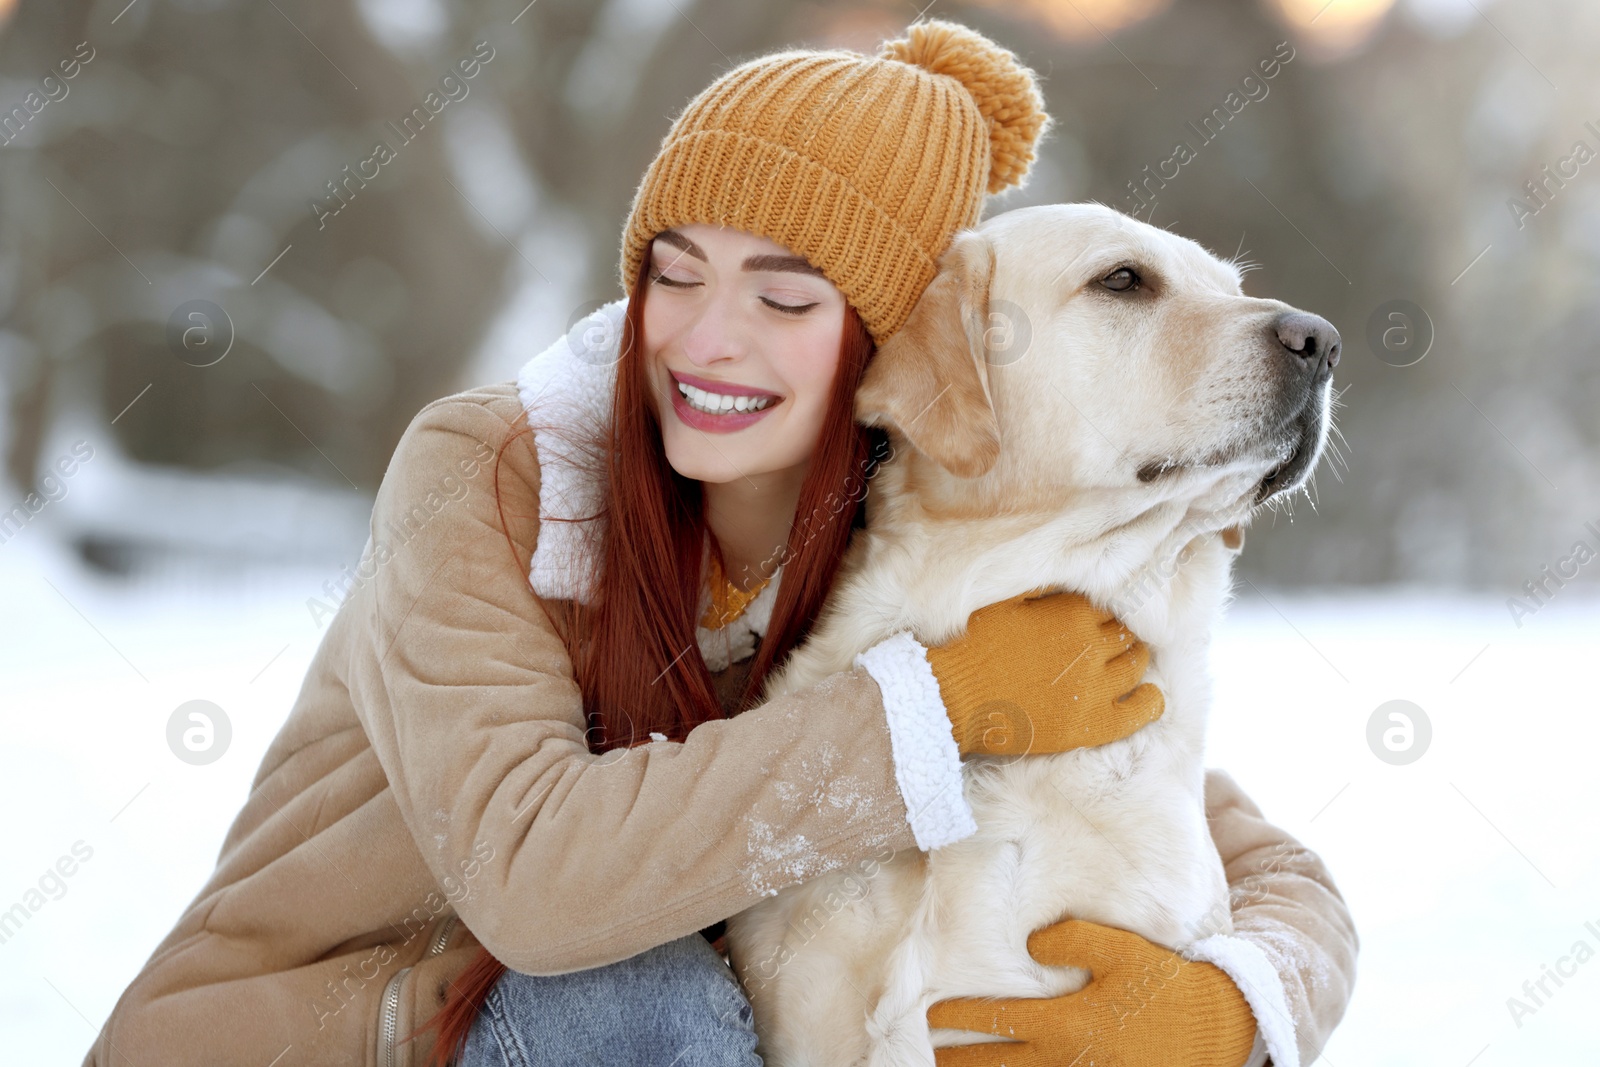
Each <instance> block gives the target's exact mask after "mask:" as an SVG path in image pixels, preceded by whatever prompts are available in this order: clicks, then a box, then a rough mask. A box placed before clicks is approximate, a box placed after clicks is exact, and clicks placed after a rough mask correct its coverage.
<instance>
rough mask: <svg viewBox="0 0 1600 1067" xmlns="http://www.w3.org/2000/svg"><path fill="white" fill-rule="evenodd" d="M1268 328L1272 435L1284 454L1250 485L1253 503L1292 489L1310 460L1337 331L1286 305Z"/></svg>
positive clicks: (1324, 411)
mask: <svg viewBox="0 0 1600 1067" xmlns="http://www.w3.org/2000/svg"><path fill="white" fill-rule="evenodd" d="M1268 330H1269V332H1270V334H1271V337H1270V338H1269V343H1271V344H1272V345H1273V348H1274V355H1275V356H1276V357H1277V367H1278V370H1277V374H1278V380H1279V383H1280V386H1281V391H1280V394H1279V396H1280V402H1279V410H1278V419H1277V427H1276V428H1275V430H1274V431H1273V432H1272V436H1273V437H1274V438H1276V439H1277V440H1279V441H1280V442H1282V443H1283V444H1285V445H1287V446H1288V454H1287V456H1286V457H1285V458H1284V459H1283V461H1282V462H1280V463H1279V464H1278V465H1277V466H1275V467H1273V468H1272V470H1270V471H1268V472H1267V474H1266V477H1264V478H1262V479H1261V482H1260V484H1259V485H1258V486H1257V487H1256V495H1255V501H1254V502H1255V503H1256V504H1258V505H1259V504H1265V503H1266V502H1267V501H1268V500H1270V499H1272V498H1273V497H1275V496H1278V495H1280V494H1282V493H1288V492H1292V491H1294V490H1295V489H1298V488H1299V487H1300V485H1301V483H1302V482H1303V481H1304V480H1305V478H1306V476H1307V475H1308V474H1309V473H1310V471H1311V468H1312V467H1314V466H1316V462H1317V459H1318V458H1319V455H1320V453H1321V446H1322V438H1323V429H1324V424H1325V423H1326V422H1327V420H1328V402H1329V396H1330V395H1331V393H1332V391H1333V389H1332V378H1333V368H1334V367H1336V366H1338V364H1339V350H1340V342H1339V331H1338V330H1336V329H1334V328H1333V323H1331V322H1329V321H1328V320H1327V319H1325V318H1323V317H1322V316H1320V315H1312V314H1310V313H1309V312H1305V311H1286V312H1284V313H1283V314H1282V315H1279V316H1278V317H1277V318H1276V319H1274V320H1273V321H1272V323H1271V324H1270V325H1269V327H1268Z"/></svg>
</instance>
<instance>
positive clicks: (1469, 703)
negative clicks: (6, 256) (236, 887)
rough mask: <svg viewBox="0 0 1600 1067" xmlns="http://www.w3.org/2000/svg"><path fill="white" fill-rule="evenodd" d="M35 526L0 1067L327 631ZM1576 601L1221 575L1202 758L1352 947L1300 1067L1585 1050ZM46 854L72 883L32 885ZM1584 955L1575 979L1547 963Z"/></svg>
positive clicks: (166, 886)
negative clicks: (202, 730) (1333, 1012)
mask: <svg viewBox="0 0 1600 1067" xmlns="http://www.w3.org/2000/svg"><path fill="white" fill-rule="evenodd" d="M36 533H39V534H42V533H43V531H36V530H31V529H30V530H27V531H24V536H21V537H18V538H16V539H15V540H13V541H12V542H10V543H8V544H6V545H3V546H0V603H3V604H4V605H5V614H6V623H5V633H6V640H5V641H4V643H3V646H0V679H3V680H4V690H3V692H4V697H3V707H4V722H3V725H4V731H5V744H4V747H3V749H0V803H3V804H4V806H5V809H6V810H7V811H9V812H11V813H12V818H10V819H9V820H7V823H8V826H7V834H8V837H9V842H8V845H7V847H6V848H5V849H4V850H3V855H0V909H8V908H10V907H11V906H12V905H13V904H15V903H18V902H21V901H24V900H25V899H29V898H27V894H28V893H29V891H30V890H34V889H40V888H41V881H42V882H43V883H44V885H43V889H44V890H45V891H44V892H43V893H42V894H41V897H42V899H43V901H44V902H43V904H42V906H39V907H38V908H37V910H36V911H33V912H32V913H31V915H32V917H31V919H30V920H29V921H28V922H27V923H26V925H25V926H24V927H23V928H22V929H21V930H20V931H16V932H14V933H11V934H10V936H9V937H8V939H7V940H5V941H4V942H3V943H0V1033H4V1034H5V1036H6V1047H7V1053H6V1058H7V1060H8V1062H12V1063H27V1064H31V1065H36V1067H45V1065H50V1064H77V1063H79V1062H81V1060H82V1057H83V1053H84V1051H85V1049H86V1048H87V1047H88V1045H89V1043H90V1041H91V1040H92V1038H93V1035H94V1033H95V1028H96V1027H97V1026H98V1025H99V1023H100V1022H101V1021H102V1020H104V1018H105V1016H106V1014H107V1013H108V1011H109V1010H110V1008H111V1006H112V1004H113V1003H114V1002H115V999H116V997H117V995H118V993H119V992H120V991H121V990H122V988H123V986H124V985H125V984H126V983H127V981H128V980H129V979H130V978H131V977H132V976H133V974H134V973H135V972H136V971H137V970H138V968H139V967H140V966H141V964H142V963H143V961H144V960H145V958H146V957H147V956H148V955H149V953H150V951H151V950H152V949H153V948H154V946H155V944H156V943H157V942H158V941H159V940H160V939H161V937H162V936H164V935H165V933H166V932H167V930H168V929H170V927H171V925H172V923H173V922H174V920H175V919H176V918H177V915H178V913H179V912H180V911H181V910H182V908H183V907H184V905H185V904H186V903H187V902H188V901H189V900H190V899H191V898H192V897H193V895H194V894H195V892H196V891H197V890H198V889H199V887H200V885H201V884H202V883H203V882H204V880H205V878H206V877H207V875H208V874H209V872H210V870H211V867H212V864H213V862H214V861H215V858H216V853H217V849H218V847H219V846H220V844H221V841H222V836H223V833H224V832H225V830H226V828H227V826H228V824H229V823H230V822H231V820H232V818H233V816H234V813H235V812H236V811H237V809H238V808H239V806H240V804H241V803H242V802H243V800H244V798H245V794H246V790H247V787H248V784H249V782H250V780H251V778H252V777H253V775H254V773H255V769H256V766H257V763H258V761H259V760H260V757H261V754H262V753H263V752H264V750H265V748H266V746H267V744H268V742H269V741H270V740H271V738H272V736H273V734H274V733H275V732H276V730H277V728H278V726H279V724H280V723H281V721H282V719H283V717H284V715H285V713H286V712H287V709H288V707H289V705H290V703H291V702H292V700H293V698H294V696H295V693H296V691H297V689H298V687H299V683H300V679H301V677H302V675H303V673H304V671H305V668H306V665H307V663H308V662H309V661H310V658H311V655H312V653H313V652H314V651H315V647H316V643H317V641H318V640H319V638H320V636H321V630H320V629H319V627H318V626H317V624H316V623H315V622H314V621H313V619H312V616H311V614H310V613H309V612H308V611H307V609H306V599H307V598H308V597H311V596H318V595H321V592H320V591H321V587H322V584H323V582H324V581H326V580H328V579H330V578H332V577H334V576H335V574H336V572H337V570H338V568H337V567H336V566H330V567H320V568H305V567H302V568H274V569H257V570H252V571H249V572H247V573H244V574H238V573H229V574H222V573H217V574H214V575H212V576H210V577H209V578H207V577H197V576H193V575H191V576H189V577H187V578H179V577H174V576H170V575H169V576H168V578H167V579H165V580H161V581H157V582H148V583H142V584H135V585H131V586H130V585H125V584H122V583H116V582H106V581H101V580H99V579H97V578H95V577H93V576H92V575H89V574H87V573H85V572H83V571H82V570H80V569H78V568H77V567H75V566H74V565H73V563H72V561H71V559H70V558H69V557H67V556H65V555H64V554H62V553H61V552H60V551H59V550H57V549H56V548H54V547H53V546H52V544H51V543H50V542H49V541H48V540H47V539H46V538H45V537H43V536H33V535H34V534H36ZM1579 592H1580V591H1578V590H1571V589H1569V590H1567V591H1565V592H1564V593H1563V595H1562V598H1558V599H1557V601H1556V602H1555V603H1554V604H1552V605H1551V606H1549V607H1548V608H1546V609H1544V610H1543V611H1541V612H1539V613H1538V614H1537V615H1535V616H1534V617H1532V618H1529V619H1525V620H1524V625H1523V626H1522V627H1521V628H1520V629H1519V628H1517V627H1516V626H1515V625H1514V624H1513V622H1512V620H1511V617H1510V615H1509V614H1508V613H1507V611H1506V609H1505V606H1504V603H1503V600H1498V599H1492V598H1477V599H1467V598H1450V597H1444V596H1440V595H1438V594H1434V593H1427V592H1406V591H1385V592H1382V593H1365V594H1360V595H1351V596H1342V597H1307V596H1304V595H1297V594H1294V593H1292V592H1290V591H1286V590H1272V589H1268V590H1265V591H1264V594H1265V595H1264V596H1263V595H1262V592H1258V591H1256V590H1254V589H1252V588H1251V587H1249V586H1243V587H1242V592H1241V595H1240V599H1239V600H1238V602H1237V603H1236V604H1235V605H1234V606H1233V608H1232V610H1231V614H1230V617H1229V619H1228V621H1227V623H1226V625H1225V626H1224V628H1223V630H1222V632H1221V634H1220V637H1219V642H1218V648H1217V656H1216V668H1217V675H1218V679H1219V692H1218V702H1217V712H1216V714H1215V716H1214V719H1213V732H1212V753H1211V762H1212V763H1213V764H1215V765H1217V766H1221V767H1225V768H1227V769H1228V770H1229V771H1230V772H1231V773H1232V774H1233V775H1234V777H1236V778H1237V779H1238V780H1239V781H1240V783H1241V784H1242V785H1243V786H1244V787H1245V788H1246V790H1247V791H1249V792H1250V793H1251V795H1252V796H1253V797H1254V799H1255V800H1256V801H1257V802H1258V803H1259V804H1260V805H1261V806H1262V808H1263V809H1264V810H1265V811H1266V813H1267V814H1268V816H1269V817H1271V818H1273V819H1274V820H1275V821H1277V822H1279V823H1280V825H1283V826H1285V827H1286V828H1288V829H1289V830H1290V831H1291V832H1293V833H1295V834H1297V835H1298V836H1300V837H1301V838H1302V839H1303V840H1304V841H1306V842H1307V843H1308V844H1310V845H1311V846H1312V847H1314V848H1316V849H1318V850H1319V851H1320V852H1321V853H1322V855H1323V856H1324V857H1325V859H1326V860H1327V862H1328V864H1329V866H1330V868H1331V869H1332V870H1333V872H1334V875H1335V877H1336V878H1337V880H1338V883H1339V886H1340V888H1341V889H1342V891H1343V892H1344V895H1345V897H1346V899H1347V900H1348V901H1349V903H1350V906H1351V908H1352V910H1353V912H1354V914H1355V917H1356V922H1357V926H1358V929H1359V932H1360V935H1361V939H1362V951H1361V957H1360V975H1359V979H1358V981H1357V985H1356V994H1355V1000H1354V1002H1353V1004H1352V1005H1351V1008H1350V1013H1349V1015H1348V1016H1347V1019H1346V1022H1345V1023H1344V1025H1343V1026H1342V1027H1341V1029H1340V1030H1339V1032H1338V1033H1337V1034H1336V1036H1335V1037H1334V1039H1333V1041H1332V1043H1331V1044H1330V1045H1329V1046H1328V1048H1327V1050H1326V1054H1325V1056H1324V1057H1323V1059H1322V1060H1321V1061H1319V1062H1320V1063H1322V1064H1326V1065H1328V1067H1352V1065H1355V1067H1383V1065H1390V1064H1393V1065H1405V1067H1415V1065H1419V1064H1421V1065H1439V1067H1467V1065H1468V1064H1472V1065H1474V1067H1498V1065H1511V1064H1518V1065H1520V1064H1533V1063H1548V1064H1575V1063H1579V1062H1585V1063H1592V1062H1595V1060H1596V1057H1597V1056H1600V1033H1597V1031H1596V1028H1595V1025H1594V1019H1595V1017H1596V1016H1595V1005H1596V1003H1597V1002H1600V962H1594V961H1593V960H1591V959H1590V958H1589V955H1590V954H1592V953H1593V952H1594V951H1596V950H1600V934H1597V932H1600V892H1597V890H1600V860H1597V857H1596V850H1595V848H1594V843H1595V838H1594V830H1593V820H1594V815H1595V812H1596V810H1597V808H1600V805H1597V804H1596V800H1597V799H1600V784H1597V776H1596V760H1597V756H1600V727H1597V726H1596V721H1597V716H1596V712H1597V711H1600V707H1597V705H1600V697H1597V696H1596V693H1595V690H1594V688H1593V686H1592V685H1591V684H1588V683H1587V681H1586V678H1587V676H1586V673H1585V672H1586V670H1587V668H1586V666H1585V665H1586V664H1592V663H1593V661H1592V660H1590V659H1589V658H1588V657H1589V656H1591V655H1594V654H1595V650H1596V648H1597V645H1600V640H1597V639H1600V602H1597V601H1595V600H1594V599H1583V598H1581V597H1580V596H1579ZM1580 678H1581V679H1585V682H1582V683H1580V682H1579V681H1578V679H1580ZM194 699H204V700H209V701H212V702H214V703H215V704H217V705H218V706H220V707H221V708H222V709H223V710H224V712H225V713H226V715H227V716H228V719H229V721H230V722H231V725H232V731H233V736H232V740H231V742H230V744H229V747H228V749H227V751H226V753H225V755H224V756H223V757H222V758H221V759H219V760H217V761H216V762H215V763H211V764H208V765H203V766H191V765H189V764H186V763H184V762H181V761H179V760H178V759H177V758H175V756H174V755H173V752H172V750H171V749H169V747H168V743H167V723H168V719H169V717H170V716H171V715H172V712H173V711H174V709H175V708H177V707H178V706H179V705H180V704H182V703H184V702H186V701H189V700H194ZM1394 699H1404V700H1409V701H1412V702H1413V703H1415V704H1416V705H1418V706H1420V707H1421V708H1422V709H1423V710H1424V712H1425V713H1426V715H1427V716H1428V718H1429V720H1430V722H1431V726H1432V734H1433V736H1432V740H1431V744H1430V745H1429V747H1428V749H1427V751H1426V753H1425V754H1424V755H1423V756H1422V757H1421V758H1420V759H1418V760H1416V761H1415V762H1413V763H1410V764H1407V765H1402V766H1395V765H1391V764H1388V763H1385V762H1383V761H1381V760H1380V759H1379V758H1378V757H1377V756H1376V755H1374V753H1373V751H1372V750H1371V749H1370V748H1369V745H1368V741H1367V728H1368V720H1369V717H1370V716H1371V715H1372V713H1373V711H1374V710H1375V709H1376V708H1377V707H1378V706H1379V705H1380V704H1383V703H1384V702H1386V701H1389V700H1394ZM75 850H76V852H75ZM85 855H87V858H83V857H84V856H85ZM63 857H66V858H67V862H66V863H65V864H63V867H62V869H71V870H72V871H73V873H72V874H70V875H68V876H59V875H51V874H50V873H49V872H51V871H52V870H54V869H55V868H56V865H57V863H58V861H60V860H61V859H62V858H63ZM41 897H33V898H31V899H32V900H33V901H34V902H35V903H37V902H38V901H39V900H40V899H41ZM1589 922H1593V923H1594V924H1595V929H1594V930H1593V931H1591V930H1590V929H1588V928H1587V927H1586V926H1585V924H1586V923H1589ZM1579 941H1583V942H1586V943H1587V945H1588V946H1589V953H1584V954H1582V955H1583V958H1584V960H1585V962H1583V963H1582V964H1575V962H1574V961H1573V960H1571V959H1569V960H1568V961H1567V962H1565V963H1561V962H1560V961H1561V959H1562V958H1563V957H1566V956H1568V955H1569V954H1570V953H1572V952H1573V948H1574V946H1575V944H1576V943H1577V942H1579ZM1558 963H1559V965H1560V966H1561V967H1562V969H1564V970H1565V971H1567V972H1569V974H1570V976H1569V977H1565V978H1564V979H1563V983H1564V984H1563V985H1561V986H1560V987H1559V988H1558V987H1557V986H1556V984H1555V983H1554V982H1553V981H1548V980H1547V983H1546V988H1547V990H1548V991H1549V992H1551V993H1552V994H1553V995H1551V996H1549V997H1541V1001H1542V1004H1540V1005H1534V1004H1533V1003H1532V1002H1531V1001H1530V1002H1528V1003H1529V1004H1530V1006H1533V1007H1535V1011H1534V1012H1533V1013H1532V1014H1528V1015H1525V1016H1524V1017H1523V1018H1521V1020H1520V1026H1519V1025H1518V1022H1517V1021H1516V1020H1514V1019H1513V1017H1512V1014H1511V1012H1510V1010H1509V1009H1508V1006H1507V1000H1508V998H1511V997H1514V996H1515V997H1519V998H1522V997H1524V996H1525V994H1524V993H1523V988H1522V987H1523V983H1524V982H1525V981H1528V980H1533V981H1537V980H1538V979H1539V978H1540V977H1541V975H1542V974H1543V967H1544V965H1550V966H1552V967H1555V966H1557V965H1558ZM1574 968H1575V970H1574Z"/></svg>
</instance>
